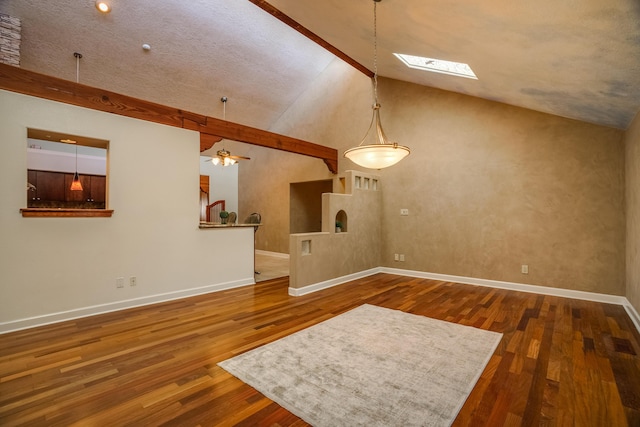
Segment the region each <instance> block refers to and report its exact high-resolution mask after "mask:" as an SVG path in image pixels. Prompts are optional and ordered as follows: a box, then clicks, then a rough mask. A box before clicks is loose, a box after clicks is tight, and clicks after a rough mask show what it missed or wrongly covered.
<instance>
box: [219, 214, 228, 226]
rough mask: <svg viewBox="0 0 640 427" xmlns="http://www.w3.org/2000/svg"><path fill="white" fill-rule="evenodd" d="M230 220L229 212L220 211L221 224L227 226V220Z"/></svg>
mask: <svg viewBox="0 0 640 427" xmlns="http://www.w3.org/2000/svg"><path fill="white" fill-rule="evenodd" d="M228 218H229V212H227V211H220V223H221V224H226V223H227V220H228Z"/></svg>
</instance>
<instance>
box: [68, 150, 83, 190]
mask: <svg viewBox="0 0 640 427" xmlns="http://www.w3.org/2000/svg"><path fill="white" fill-rule="evenodd" d="M70 190H71V191H82V183H81V182H80V177H79V176H78V146H77V145H76V173H75V174H74V175H73V181H71V188H70Z"/></svg>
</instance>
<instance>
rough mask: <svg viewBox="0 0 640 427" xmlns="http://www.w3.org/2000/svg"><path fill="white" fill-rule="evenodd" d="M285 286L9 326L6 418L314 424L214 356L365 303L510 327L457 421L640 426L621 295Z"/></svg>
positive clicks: (392, 283) (401, 282)
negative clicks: (293, 290) (610, 299)
mask: <svg viewBox="0 0 640 427" xmlns="http://www.w3.org/2000/svg"><path fill="white" fill-rule="evenodd" d="M287 287H288V279H287V278H284V279H276V280H272V281H267V282H261V283H259V284H257V285H255V286H248V287H244V288H239V289H233V290H228V291H223V292H218V293H214V294H209V295H202V296H197V297H192V298H187V299H183V300H178V301H173V302H167V303H162V304H156V305H153V306H148V307H142V308H136V309H130V310H126V311H120V312H117V313H110V314H105V315H99V316H94V317H89V318H85V319H79V320H74V321H69V322H64V323H58V324H55V325H50V326H45V327H40V328H34V329H30V330H25V331H20V332H15V333H10V334H4V335H0V425H2V426H15V425H28V426H70V425H78V426H107V425H108V426H154V425H172V426H196V425H200V426H214V425H215V426H218V425H246V426H249V425H251V426H253V425H255V426H305V425H307V424H306V423H305V422H304V421H302V420H300V419H299V418H297V417H296V416H294V415H292V414H291V413H289V412H288V411H286V410H285V409H283V408H281V407H280V406H279V405H277V404H275V403H273V402H272V401H271V400H269V399H267V398H265V397H264V396H262V395H261V394H260V393H258V392H256V391H255V390H254V389H252V388H251V387H249V386H247V385H245V384H244V383H242V382H241V381H240V380H238V379H236V378H234V377H233V376H231V375H230V374H228V373H227V372H225V371H224V370H222V369H221V368H219V367H218V366H217V365H216V364H217V363H218V362H220V361H222V360H225V359H227V358H229V357H232V356H234V355H236V354H239V353H242V352H244V351H247V350H249V349H252V348H255V347H257V346H259V345H262V344H265V343H268V342H271V341H274V340H276V339H278V338H281V337H284V336H286V335H289V334H291V333H293V332H295V331H298V330H300V329H303V328H306V327H308V326H311V325H314V324H316V323H319V322H321V321H323V320H326V319H328V318H331V317H333V316H336V315H338V314H340V313H343V312H345V311H347V310H349V309H351V308H354V307H356V306H359V305H361V304H364V303H368V304H375V305H379V306H382V307H388V308H392V309H398V310H402V311H405V312H409V313H415V314H420V315H424V316H428V317H432V318H436V319H441V320H446V321H450V322H455V323H460V324H464V325H471V326H475V327H478V328H482V329H488V330H492V331H497V332H502V333H503V334H504V337H503V340H502V342H501V344H500V345H499V347H498V349H497V350H496V352H495V354H494V356H493V357H492V358H491V360H490V362H489V364H488V366H487V368H486V369H485V372H484V373H483V375H482V376H481V378H480V380H479V381H478V383H477V385H476V387H475V389H474V390H473V392H472V393H471V395H470V396H469V399H468V400H467V402H466V404H465V405H464V407H463V408H462V410H461V411H460V413H459V415H458V418H457V419H456V422H455V424H454V425H456V426H491V427H494V426H534V425H535V426H598V427H599V426H631V427H634V426H640V356H639V355H640V336H639V334H638V332H637V331H636V330H635V328H634V326H633V324H632V323H631V320H630V319H629V318H628V316H627V314H626V312H625V311H624V309H623V308H622V307H620V306H616V305H609V304H601V303H594V302H587V301H580V300H572V299H567V298H559V297H550V296H543V295H535V294H527V293H519V292H513V291H505V290H498V289H491V288H483V287H475V286H469V285H460V284H455V283H450V282H441V281H433V280H426V279H415V278H407V277H401V276H395V275H389V274H378V275H374V276H371V277H368V278H365V279H360V280H357V281H354V282H350V283H348V284H345V285H341V286H337V287H334V288H331V289H327V290H324V291H321V292H317V293H314V294H311V295H307V296H303V297H290V296H289V295H288V294H287Z"/></svg>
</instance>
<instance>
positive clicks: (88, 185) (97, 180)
mask: <svg viewBox="0 0 640 427" xmlns="http://www.w3.org/2000/svg"><path fill="white" fill-rule="evenodd" d="M73 176H74V174H72V173H66V172H49V171H40V170H29V171H28V182H29V183H30V184H33V185H34V186H35V190H33V189H32V190H27V207H30V208H31V207H33V208H37V207H49V208H71V209H105V203H106V187H107V185H106V184H107V177H106V176H103V175H85V174H80V175H79V179H80V183H81V184H82V191H71V182H73Z"/></svg>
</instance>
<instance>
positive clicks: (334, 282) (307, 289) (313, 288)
mask: <svg viewBox="0 0 640 427" xmlns="http://www.w3.org/2000/svg"><path fill="white" fill-rule="evenodd" d="M376 273H380V267H376V268H371V269H369V270H364V271H359V272H357V273H352V274H347V275H346V276H341V277H336V278H335V279H330V280H325V281H324V282H318V283H314V284H313V285H308V286H304V287H302V288H292V287H289V295H291V296H293V297H300V296H302V295H307V294H311V293H313V292H317V291H321V290H323V289H328V288H332V287H334V286H338V285H342V284H343V283H346V282H350V281H352V280H356V279H362V278H363V277H367V276H371V275H373V274H376Z"/></svg>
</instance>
